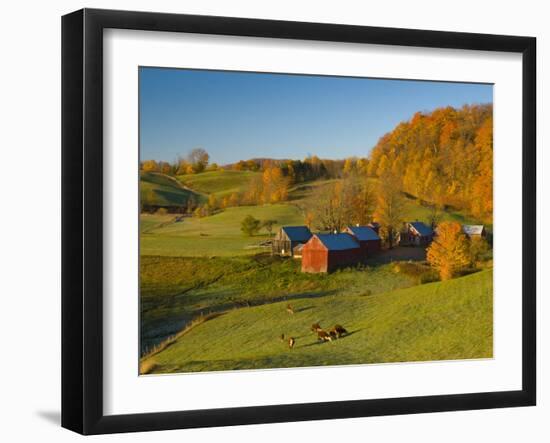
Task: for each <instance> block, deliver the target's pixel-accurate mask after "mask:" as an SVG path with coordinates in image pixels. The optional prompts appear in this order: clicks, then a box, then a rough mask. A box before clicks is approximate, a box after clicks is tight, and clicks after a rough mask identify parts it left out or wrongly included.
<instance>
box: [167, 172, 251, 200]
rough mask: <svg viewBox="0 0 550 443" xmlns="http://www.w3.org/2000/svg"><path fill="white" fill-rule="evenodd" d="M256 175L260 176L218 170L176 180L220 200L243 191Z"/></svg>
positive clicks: (180, 177) (183, 176)
mask: <svg viewBox="0 0 550 443" xmlns="http://www.w3.org/2000/svg"><path fill="white" fill-rule="evenodd" d="M258 175H261V172H252V171H228V170H218V171H210V172H203V173H201V174H187V175H179V176H178V177H177V179H178V180H179V181H181V182H182V183H183V184H184V185H185V186H187V187H189V188H191V189H193V190H195V191H197V192H200V193H204V194H215V195H216V197H218V198H221V197H224V196H226V195H231V194H232V193H234V192H237V193H240V192H243V191H245V190H246V188H247V186H248V184H249V183H250V180H252V178H254V177H256V176H258Z"/></svg>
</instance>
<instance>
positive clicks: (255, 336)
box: [146, 270, 493, 373]
mask: <svg viewBox="0 0 550 443" xmlns="http://www.w3.org/2000/svg"><path fill="white" fill-rule="evenodd" d="M353 276H354V279H355V278H356V277H357V275H355V274H353ZM492 278H493V277H492V271H491V270H487V271H482V272H479V273H476V274H472V275H469V276H465V277H461V278H457V279H454V280H450V281H446V282H437V283H430V284H426V285H421V286H415V287H410V288H407V289H400V290H394V291H391V292H385V293H379V294H375V295H370V296H365V295H363V296H362V295H358V294H357V292H355V291H353V290H350V291H346V290H345V289H344V290H341V291H339V292H338V293H337V294H333V295H326V296H324V297H308V296H303V297H301V298H297V299H295V300H293V301H292V304H293V306H294V309H295V314H293V315H290V314H288V313H287V312H286V310H285V306H286V305H287V303H288V302H287V301H281V302H278V303H273V304H269V305H262V306H254V307H247V308H239V309H234V310H231V311H228V312H227V313H225V314H223V315H221V316H219V317H217V318H214V319H212V320H210V321H207V322H205V323H203V324H200V325H198V326H196V327H195V328H193V329H191V330H190V331H189V332H187V333H186V334H184V335H183V336H181V337H180V338H179V339H178V340H177V341H176V342H175V343H173V344H172V345H170V346H168V347H167V348H166V349H164V350H163V351H161V352H159V353H158V354H156V355H154V356H152V357H150V358H149V361H148V362H146V363H147V364H148V365H149V366H150V367H152V368H153V369H152V372H153V373H169V372H193V371H216V370H230V369H254V368H278V367H279V368H280V367H300V366H318V365H342V364H360V363H382V362H404V361H428V360H444V359H466V358H467V359H470V358H490V357H492V355H493V332H492V331H493V330H492V324H493V316H492V313H493V308H492V293H493V286H492ZM365 281H368V279H367V280H365ZM342 283H343V282H339V286H340V287H341V288H345V286H344V285H342ZM314 322H320V324H321V326H323V327H330V326H332V325H333V324H335V323H340V324H342V325H344V327H345V328H346V329H347V330H348V331H349V332H350V334H349V335H348V336H347V337H344V338H342V339H339V340H337V341H334V342H332V343H318V341H317V340H316V337H315V336H314V335H313V334H312V333H311V332H310V331H309V327H310V325H311V324H312V323H314ZM281 334H285V335H286V336H293V337H295V338H296V346H295V348H294V349H288V347H287V345H286V344H285V343H283V342H281V341H280V340H279V337H280V335H281Z"/></svg>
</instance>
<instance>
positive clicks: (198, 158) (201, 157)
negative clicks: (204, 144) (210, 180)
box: [187, 148, 210, 172]
mask: <svg viewBox="0 0 550 443" xmlns="http://www.w3.org/2000/svg"><path fill="white" fill-rule="evenodd" d="M209 159H210V155H208V152H206V151H205V150H204V149H202V148H195V149H193V150H192V151H191V152H190V153H189V155H188V156H187V161H188V162H189V163H190V164H191V165H192V167H193V170H194V171H195V172H203V171H204V170H205V169H206V166H208V160H209Z"/></svg>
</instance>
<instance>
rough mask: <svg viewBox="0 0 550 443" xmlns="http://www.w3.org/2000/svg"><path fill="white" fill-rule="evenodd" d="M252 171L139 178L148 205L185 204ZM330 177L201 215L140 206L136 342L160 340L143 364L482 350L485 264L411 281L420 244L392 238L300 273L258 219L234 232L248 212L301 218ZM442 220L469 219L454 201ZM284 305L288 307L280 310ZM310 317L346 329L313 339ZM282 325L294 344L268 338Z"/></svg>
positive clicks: (362, 359)
mask: <svg viewBox="0 0 550 443" xmlns="http://www.w3.org/2000/svg"><path fill="white" fill-rule="evenodd" d="M256 174H258V173H255V172H249V171H215V172H206V173H202V174H193V175H185V176H179V177H178V178H177V179H175V178H171V177H168V176H164V175H162V174H156V173H149V174H142V176H141V181H140V186H141V190H142V196H144V197H145V198H151V199H153V200H154V203H153V204H157V205H158V204H159V202H163V203H161V204H166V205H184V204H186V203H187V199H188V198H190V196H193V198H194V199H195V201H196V202H198V203H202V202H204V201H206V199H207V197H208V195H209V194H215V195H216V196H217V197H218V198H219V197H223V196H224V195H230V194H231V193H233V192H237V193H242V192H243V191H244V190H246V188H247V186H248V184H249V183H250V180H252V179H253V177H254V176H255V175H256ZM330 182H331V181H329V180H318V181H315V182H311V183H301V184H299V185H295V186H293V187H292V188H291V189H290V190H289V201H287V202H284V203H279V204H271V205H258V206H239V207H230V208H227V209H225V210H220V211H218V212H216V213H214V214H213V215H210V216H207V217H203V218H198V217H183V218H179V217H176V215H174V214H165V215H163V214H141V216H140V232H141V235H140V253H141V261H140V266H141V269H140V287H141V298H140V312H141V315H140V337H141V343H140V347H141V352H142V354H147V353H149V352H150V351H151V349H153V348H155V347H156V346H158V345H159V344H161V343H164V344H165V345H167V344H168V345H167V347H166V348H165V349H163V350H161V351H160V352H159V353H156V354H155V355H153V356H152V357H150V358H148V359H146V361H144V362H143V365H144V366H143V367H148V368H149V369H151V370H152V372H188V371H203V370H205V371H213V370H227V369H252V368H272V367H296V366H316V365H325V364H329V365H338V364H350V363H370V362H396V361H418V360H438V359H455V358H457V359H459V358H479V357H489V356H491V353H492V273H491V271H490V270H489V271H483V272H480V273H478V274H473V275H470V276H467V277H461V278H459V279H456V280H451V281H449V282H444V283H429V284H423V285H419V283H420V282H427V281H433V279H434V278H433V274H434V272H433V270H431V269H429V267H428V266H427V265H425V264H422V260H424V258H425V257H424V255H425V254H424V251H423V250H422V251H421V250H419V249H418V248H409V249H406V248H401V249H403V250H402V251H400V252H402V253H403V254H401V255H399V254H397V252H399V251H397V250H392V251H386V252H384V253H383V254H381V255H380V256H378V258H377V257H374V258H373V259H372V260H369V262H368V266H365V265H361V266H357V267H354V268H347V269H343V270H340V271H337V272H334V273H331V274H329V275H326V274H303V273H301V272H300V265H301V263H300V260H295V259H282V258H279V257H271V256H270V255H269V252H268V251H269V248H266V247H262V246H261V243H262V242H264V241H265V240H266V239H268V238H269V234H268V232H267V231H266V230H265V229H263V230H262V231H260V233H258V234H257V235H255V236H253V237H248V236H245V235H243V233H242V232H241V222H242V220H243V219H244V218H245V217H246V216H248V215H251V216H253V217H255V218H256V219H259V220H268V219H269V220H277V223H276V224H275V225H274V226H273V233H275V232H277V230H278V229H279V228H280V227H281V226H283V225H302V224H304V215H303V214H304V210H305V209H307V207H308V206H309V205H310V203H311V200H310V199H311V197H312V195H313V193H314V192H315V190H316V189H318V188H319V187H323V186H326V185H328V184H330ZM429 216H430V209H429V207H427V206H424V205H423V204H422V203H420V202H418V201H417V200H416V199H412V198H408V199H407V204H406V215H405V218H406V219H408V220H421V221H428V219H429ZM441 219H442V220H454V221H458V222H460V223H475V222H476V220H473V219H471V218H469V217H467V216H464V215H463V214H461V213H458V212H453V211H446V212H443V213H442V214H441ZM412 252H420V254H416V255H415V256H414V257H412V255H411V253H412ZM388 254H389V256H387V255H388ZM413 255H414V254H413ZM396 260H397V261H399V262H398V263H394V262H395V261H396ZM408 260H413V261H414V262H408ZM392 262H393V263H392ZM384 263H385V264H384ZM424 277H428V278H424ZM436 278H437V277H436ZM288 303H292V304H293V306H294V307H295V311H296V313H295V314H294V315H289V314H288V313H287V312H286V311H285V307H286V305H287V304H288ZM210 316H213V318H211V319H210ZM197 319H198V320H197ZM204 319H208V321H204ZM203 321H204V322H203ZM317 321H320V322H321V324H322V325H323V326H324V327H330V326H332V325H333V324H334V323H341V324H343V325H344V326H345V327H346V328H348V330H349V331H350V332H351V333H350V335H349V336H347V337H345V338H343V339H341V340H338V341H336V342H334V343H325V344H318V343H317V341H316V338H315V336H314V335H313V334H312V333H311V332H309V326H310V325H311V323H314V322H317ZM201 322H203V323H201ZM191 326H193V327H192V328H191V329H190V330H187V329H186V328H190V327H191ZM182 331H185V332H182ZM178 333H179V334H178ZM283 333H284V334H285V335H286V336H290V335H292V336H294V337H295V338H296V339H297V345H296V347H295V348H294V349H292V350H289V349H288V347H287V346H286V344H285V343H283V342H281V341H280V340H279V339H278V338H279V337H280V335H281V334H283ZM180 335H181V336H180ZM175 336H176V337H175ZM172 341H174V343H172ZM169 343H171V344H169Z"/></svg>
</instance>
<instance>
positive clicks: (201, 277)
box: [140, 255, 417, 350]
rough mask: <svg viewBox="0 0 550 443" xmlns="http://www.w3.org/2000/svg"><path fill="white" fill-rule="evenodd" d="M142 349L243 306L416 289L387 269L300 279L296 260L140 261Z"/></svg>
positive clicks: (407, 278) (412, 280)
mask: <svg viewBox="0 0 550 443" xmlns="http://www.w3.org/2000/svg"><path fill="white" fill-rule="evenodd" d="M140 277H141V325H142V327H141V336H142V350H145V349H148V348H150V347H151V346H153V345H156V344H158V343H159V342H160V341H162V340H163V339H165V338H166V337H167V336H169V335H173V334H175V333H176V332H177V331H178V330H179V329H181V328H182V327H183V326H184V325H185V324H187V323H188V322H189V321H190V320H191V319H192V318H194V317H195V316H197V315H199V314H200V313H201V312H202V313H208V312H211V311H224V310H227V309H230V308H233V307H235V306H242V305H244V304H251V305H255V304H261V303H272V302H276V301H277V300H282V299H285V300H294V299H300V298H304V297H307V298H319V297H327V296H332V295H342V296H344V295H345V296H349V295H364V294H377V293H380V292H387V291H391V290H394V289H397V288H405V287H410V286H412V285H415V284H417V278H416V277H415V276H409V275H407V274H405V273H396V272H395V269H394V268H393V267H392V266H391V265H383V266H369V267H358V268H348V269H343V270H341V271H337V272H335V273H333V274H330V275H327V274H304V273H301V272H300V261H299V260H294V259H282V258H279V257H271V256H268V255H263V256H250V257H231V258H230V257H223V258H222V257H217V258H213V259H209V258H191V257H150V256H145V257H142V259H141V272H140Z"/></svg>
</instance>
